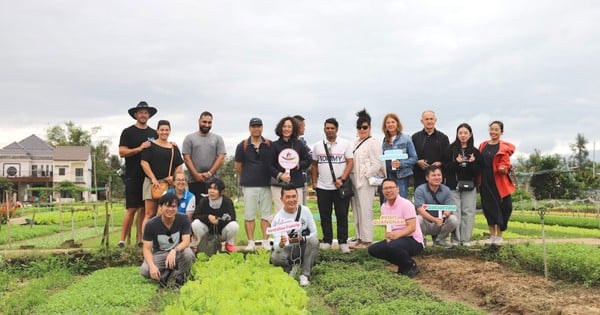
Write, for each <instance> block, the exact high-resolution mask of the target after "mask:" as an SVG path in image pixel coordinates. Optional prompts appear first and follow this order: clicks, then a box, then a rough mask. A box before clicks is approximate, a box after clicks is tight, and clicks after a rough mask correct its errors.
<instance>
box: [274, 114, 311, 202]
mask: <svg viewBox="0 0 600 315" xmlns="http://www.w3.org/2000/svg"><path fill="white" fill-rule="evenodd" d="M298 130H299V129H298V122H297V121H296V119H294V117H291V116H286V117H283V118H281V120H279V122H278V123H277V126H276V127H275V134H276V135H277V136H279V139H277V141H273V144H272V150H273V151H272V152H273V159H272V162H271V176H272V177H273V179H274V181H273V182H272V183H271V196H272V198H273V203H274V204H275V209H281V207H283V204H282V203H281V198H279V197H278V196H280V195H281V188H282V187H283V186H288V185H289V186H292V187H294V188H296V189H297V190H298V196H301V194H302V188H304V185H305V183H306V181H305V180H304V176H302V172H303V171H305V170H306V169H307V168H308V167H309V166H310V164H311V157H310V154H309V153H308V150H307V149H306V146H305V145H304V143H303V142H302V141H300V140H298ZM286 149H292V150H294V151H296V153H298V157H299V162H298V166H296V167H295V168H293V169H290V170H286V169H285V168H283V167H282V166H281V165H280V164H279V153H281V152H282V151H283V150H286Z"/></svg>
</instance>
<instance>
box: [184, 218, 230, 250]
mask: <svg viewBox="0 0 600 315" xmlns="http://www.w3.org/2000/svg"><path fill="white" fill-rule="evenodd" d="M239 230H240V226H239V224H238V223H237V222H236V221H231V222H229V223H227V225H226V226H225V227H224V228H223V231H221V235H219V240H220V241H226V242H227V243H229V244H231V245H234V244H235V236H236V235H237V233H238V231H239ZM192 232H193V233H194V236H195V237H192V241H191V242H190V246H192V247H195V246H198V243H200V240H201V239H202V238H203V237H204V236H206V234H208V232H209V228H208V226H207V225H206V224H204V222H202V221H200V220H198V219H196V220H194V221H193V222H192Z"/></svg>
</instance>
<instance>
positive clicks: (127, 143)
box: [119, 101, 158, 247]
mask: <svg viewBox="0 0 600 315" xmlns="http://www.w3.org/2000/svg"><path fill="white" fill-rule="evenodd" d="M128 112H129V115H130V116H131V117H133V118H134V119H135V120H136V122H135V124H133V125H131V126H129V127H127V128H125V129H124V130H123V132H122V133H121V138H120V139H119V156H120V157H123V158H125V174H124V176H123V183H124V184H125V208H126V212H125V216H124V217H123V225H122V227H121V238H120V240H119V247H125V238H126V237H128V236H129V234H130V232H131V226H132V225H133V218H134V216H135V212H136V211H137V209H141V213H140V214H139V215H138V222H137V235H136V242H137V244H138V246H141V241H142V221H143V219H144V200H143V197H142V186H143V184H144V171H143V170H142V167H141V165H140V160H141V156H142V154H141V153H142V151H143V150H144V149H146V148H148V147H150V142H151V141H153V140H154V139H156V138H158V134H157V133H156V130H154V129H152V128H151V127H150V126H148V119H150V118H151V117H152V116H154V115H155V114H156V112H157V110H156V108H154V107H150V106H148V103H146V102H144V101H141V102H140V103H139V104H138V105H137V106H136V107H133V108H130V109H129V111H128Z"/></svg>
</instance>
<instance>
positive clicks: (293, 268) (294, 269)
mask: <svg viewBox="0 0 600 315" xmlns="http://www.w3.org/2000/svg"><path fill="white" fill-rule="evenodd" d="M297 271H298V265H296V264H294V265H293V266H292V270H290V272H288V274H289V275H290V276H292V277H294V276H296V272H297Z"/></svg>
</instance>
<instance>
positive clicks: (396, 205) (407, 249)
mask: <svg viewBox="0 0 600 315" xmlns="http://www.w3.org/2000/svg"><path fill="white" fill-rule="evenodd" d="M381 189H382V191H383V195H384V197H385V200H386V202H385V203H384V204H382V205H381V215H382V216H395V217H396V219H397V221H398V222H397V223H395V224H391V225H389V226H388V227H387V228H386V232H385V240H383V241H379V242H377V243H373V244H372V245H371V246H369V255H371V256H373V257H377V258H381V259H385V260H387V261H389V262H390V263H392V264H394V265H397V266H398V271H397V273H398V274H401V275H405V276H407V277H410V278H412V277H414V276H416V275H417V274H418V273H419V272H420V270H419V267H418V266H417V263H416V262H415V261H414V260H413V259H412V257H413V256H415V255H418V254H419V253H421V252H422V251H423V233H421V227H420V226H419V224H417V212H416V211H415V206H414V205H413V204H412V203H411V202H410V201H408V200H406V199H404V198H402V197H401V196H400V195H399V193H400V190H399V188H398V185H397V184H396V181H395V180H393V179H389V178H388V179H385V180H384V181H383V183H382V184H381Z"/></svg>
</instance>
